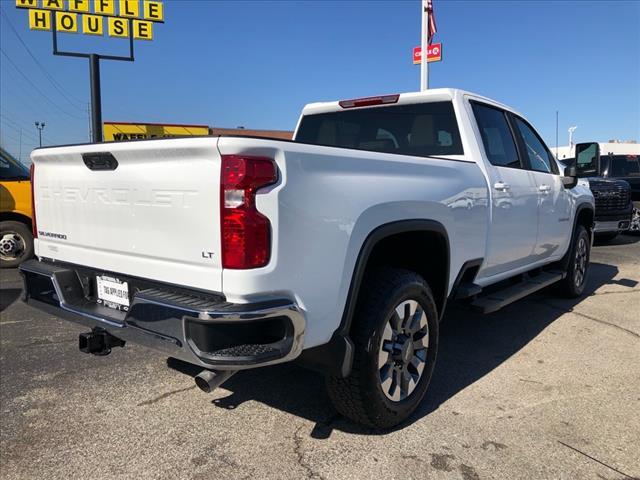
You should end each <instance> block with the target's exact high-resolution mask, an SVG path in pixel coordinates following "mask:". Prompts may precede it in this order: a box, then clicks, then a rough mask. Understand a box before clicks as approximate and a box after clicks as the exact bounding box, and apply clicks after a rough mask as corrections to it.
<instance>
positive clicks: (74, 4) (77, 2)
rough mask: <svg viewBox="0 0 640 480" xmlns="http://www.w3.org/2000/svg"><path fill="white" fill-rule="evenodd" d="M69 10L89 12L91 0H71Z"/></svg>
mask: <svg viewBox="0 0 640 480" xmlns="http://www.w3.org/2000/svg"><path fill="white" fill-rule="evenodd" d="M69 11H70V12H79V13H89V0H69Z"/></svg>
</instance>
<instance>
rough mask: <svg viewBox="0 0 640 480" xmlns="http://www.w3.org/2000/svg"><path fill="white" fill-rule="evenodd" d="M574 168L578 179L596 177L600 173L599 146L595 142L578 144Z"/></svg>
mask: <svg viewBox="0 0 640 480" xmlns="http://www.w3.org/2000/svg"><path fill="white" fill-rule="evenodd" d="M575 166H576V172H577V173H578V176H579V177H588V176H597V175H598V172H599V171H600V145H598V143H596V142H590V143H578V144H577V145H576V163H575Z"/></svg>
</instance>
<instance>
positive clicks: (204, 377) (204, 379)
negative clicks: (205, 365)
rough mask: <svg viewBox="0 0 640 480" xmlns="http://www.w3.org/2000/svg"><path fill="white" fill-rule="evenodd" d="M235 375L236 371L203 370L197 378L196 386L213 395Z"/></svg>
mask: <svg viewBox="0 0 640 480" xmlns="http://www.w3.org/2000/svg"><path fill="white" fill-rule="evenodd" d="M235 373H236V370H203V371H201V372H200V373H199V374H198V375H196V377H195V381H196V385H197V386H198V388H199V389H200V390H202V391H203V392H206V393H211V392H213V391H214V390H215V389H216V388H218V387H219V386H220V385H222V384H223V383H224V382H226V381H227V380H229V379H230V378H231V377H232V376H233V375H234V374H235Z"/></svg>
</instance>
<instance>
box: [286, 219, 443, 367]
mask: <svg viewBox="0 0 640 480" xmlns="http://www.w3.org/2000/svg"><path fill="white" fill-rule="evenodd" d="M409 232H430V233H436V234H438V235H440V236H441V237H442V239H443V240H444V243H445V250H446V259H445V265H446V273H445V277H446V278H445V279H444V281H445V288H444V289H443V295H442V298H441V299H437V300H436V301H437V303H438V304H439V305H441V308H440V310H441V311H440V312H438V313H439V316H440V319H442V315H443V313H444V309H445V307H446V304H447V290H448V287H449V275H450V269H451V265H450V259H451V255H450V251H451V250H450V244H449V235H448V233H447V230H446V228H445V227H444V225H443V224H442V223H440V222H438V221H435V220H423V219H413V220H412V219H410V220H398V221H395V222H390V223H386V224H384V225H381V226H379V227H377V228H376V229H374V230H373V231H372V232H371V233H369V235H368V236H367V238H366V239H365V240H364V242H363V244H362V246H361V247H360V251H359V253H358V257H357V259H356V263H355V266H354V269H353V272H352V274H351V282H350V284H349V291H348V293H347V300H346V302H345V306H344V310H343V314H342V318H341V320H340V325H339V326H338V328H337V329H336V330H335V332H334V333H333V335H332V337H331V340H329V342H328V343H325V344H323V345H319V346H317V347H313V348H309V349H307V350H304V351H303V352H302V354H301V355H300V357H299V358H298V362H299V363H300V364H301V365H302V366H304V367H306V368H310V369H312V370H316V371H320V372H321V373H327V374H329V375H332V376H339V377H346V376H348V375H349V373H350V372H351V366H352V363H353V349H354V346H353V342H352V340H351V338H349V331H350V329H351V323H352V321H353V315H354V312H355V307H356V303H357V299H358V296H359V294H360V287H361V285H362V281H363V279H364V274H365V271H366V268H367V265H368V262H369V257H370V256H371V253H372V252H373V249H374V248H375V246H376V245H377V244H378V243H379V242H380V241H381V240H384V239H385V238H388V237H391V236H393V235H397V234H400V233H409Z"/></svg>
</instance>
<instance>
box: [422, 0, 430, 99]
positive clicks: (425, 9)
mask: <svg viewBox="0 0 640 480" xmlns="http://www.w3.org/2000/svg"><path fill="white" fill-rule="evenodd" d="M420 8H421V9H422V36H421V37H420V48H421V49H422V53H421V55H422V57H421V61H420V91H421V92H424V91H425V90H427V89H428V88H429V62H427V56H428V54H427V50H428V49H429V3H428V1H427V0H422V1H421V2H420Z"/></svg>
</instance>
